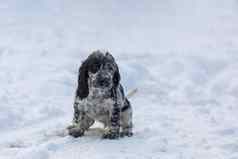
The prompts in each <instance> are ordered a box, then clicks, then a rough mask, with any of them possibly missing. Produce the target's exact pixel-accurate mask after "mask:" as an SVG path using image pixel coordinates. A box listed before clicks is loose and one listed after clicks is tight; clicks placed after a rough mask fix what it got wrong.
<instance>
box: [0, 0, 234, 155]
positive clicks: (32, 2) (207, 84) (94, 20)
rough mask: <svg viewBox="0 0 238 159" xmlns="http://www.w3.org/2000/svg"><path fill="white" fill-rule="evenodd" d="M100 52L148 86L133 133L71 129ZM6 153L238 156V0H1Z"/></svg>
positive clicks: (135, 82)
mask: <svg viewBox="0 0 238 159" xmlns="http://www.w3.org/2000/svg"><path fill="white" fill-rule="evenodd" d="M96 49H104V50H108V51H110V52H111V53H112V54H113V55H114V57H115V58H116V60H117V62H118V64H119V66H120V71H121V74H122V83H123V85H124V87H125V89H126V91H127V92H129V91H130V90H132V89H134V88H138V89H139V92H138V93H137V94H136V95H135V96H134V97H133V98H131V99H130V100H131V103H132V105H133V109H134V133H135V135H134V137H132V138H124V139H120V140H116V141H113V140H102V139H101V135H102V132H101V130H100V129H96V128H94V129H92V130H91V131H90V132H88V133H87V134H86V136H85V137H82V138H78V139H74V138H72V137H69V136H66V135H65V132H64V128H65V127H66V126H68V125H69V124H70V122H71V120H72V115H73V109H72V108H73V106H72V104H73V98H74V92H75V89H76V81H77V73H78V68H79V66H80V64H81V61H82V60H84V59H85V58H86V57H87V56H88V54H89V53H91V52H92V51H93V50H96ZM0 159H238V0H141V1H140V0H120V1H119V0H100V1H97V0H87V1H86V0H85V1H83V0H0Z"/></svg>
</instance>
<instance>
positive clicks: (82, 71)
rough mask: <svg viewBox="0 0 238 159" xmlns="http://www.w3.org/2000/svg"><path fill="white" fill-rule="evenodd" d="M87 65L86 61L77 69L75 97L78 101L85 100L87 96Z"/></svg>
mask: <svg viewBox="0 0 238 159" xmlns="http://www.w3.org/2000/svg"><path fill="white" fill-rule="evenodd" d="M88 93H89V90H88V64H87V60H86V61H84V62H83V63H82V65H81V66H80V68H79V76H78V88H77V96H78V97H79V98H80V99H83V98H86V97H87V96H88Z"/></svg>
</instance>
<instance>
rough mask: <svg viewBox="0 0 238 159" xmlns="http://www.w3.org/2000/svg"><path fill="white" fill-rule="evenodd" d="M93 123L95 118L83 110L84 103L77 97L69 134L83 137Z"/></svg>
mask: <svg viewBox="0 0 238 159" xmlns="http://www.w3.org/2000/svg"><path fill="white" fill-rule="evenodd" d="M93 123H94V120H93V119H91V118H89V117H88V116H87V115H86V114H85V112H84V111H83V105H82V104H80V101H79V100H77V99H76V100H75V102H74V117H73V124H72V125H71V126H69V127H68V132H69V135H71V136H73V137H81V136H83V135H84V132H85V131H86V130H87V129H88V128H89V127H90V126H92V125H93Z"/></svg>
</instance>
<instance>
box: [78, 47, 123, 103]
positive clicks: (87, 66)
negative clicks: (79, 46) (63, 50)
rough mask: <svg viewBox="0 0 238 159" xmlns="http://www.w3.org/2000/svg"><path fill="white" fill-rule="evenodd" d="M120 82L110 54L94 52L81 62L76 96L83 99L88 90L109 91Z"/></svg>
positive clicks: (115, 65) (116, 67)
mask: <svg viewBox="0 0 238 159" xmlns="http://www.w3.org/2000/svg"><path fill="white" fill-rule="evenodd" d="M119 82H120V73H119V69H118V66H117V64H116V62H115V59H114V58H113V56H112V55H111V54H110V53H108V52H107V53H105V54H104V53H102V52H100V51H95V52H93V53H92V54H91V55H89V57H88V58H87V59H86V60H85V61H84V62H83V64H82V65H81V67H80V70H79V80H78V90H77V95H78V96H79V97H80V98H81V99H83V98H85V97H87V96H88V93H89V89H91V88H96V89H100V90H104V91H107V90H110V89H112V88H114V87H117V86H118V85H119Z"/></svg>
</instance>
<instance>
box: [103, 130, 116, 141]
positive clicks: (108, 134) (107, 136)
mask: <svg viewBox="0 0 238 159" xmlns="http://www.w3.org/2000/svg"><path fill="white" fill-rule="evenodd" d="M119 137H120V133H119V131H108V132H106V133H105V134H104V135H103V136H102V138H103V139H111V140H112V139H118V138H119Z"/></svg>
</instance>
